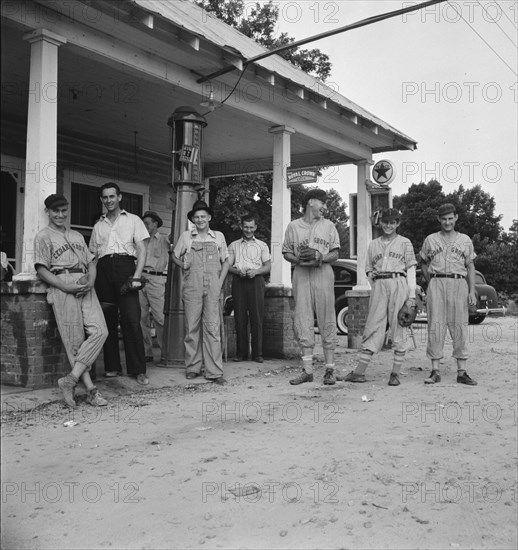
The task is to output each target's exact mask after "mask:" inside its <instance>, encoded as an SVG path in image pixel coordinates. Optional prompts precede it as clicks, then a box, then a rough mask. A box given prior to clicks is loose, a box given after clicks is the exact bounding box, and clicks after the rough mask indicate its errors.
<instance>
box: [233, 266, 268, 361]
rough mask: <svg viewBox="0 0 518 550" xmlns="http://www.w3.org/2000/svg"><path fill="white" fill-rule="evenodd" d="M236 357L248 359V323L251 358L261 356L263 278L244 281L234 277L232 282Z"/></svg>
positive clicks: (244, 279)
mask: <svg viewBox="0 0 518 550" xmlns="http://www.w3.org/2000/svg"><path fill="white" fill-rule="evenodd" d="M232 298H233V300H234V319H235V324H236V336H237V355H238V356H240V357H243V358H247V357H248V351H249V350H248V321H250V333H251V336H252V357H253V358H254V359H255V358H256V357H259V356H260V355H262V354H263V318H264V277H263V276H262V275H258V276H256V277H254V278H253V279H246V278H242V277H238V276H236V275H234V278H233V280H232Z"/></svg>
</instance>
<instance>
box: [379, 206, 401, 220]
mask: <svg viewBox="0 0 518 550" xmlns="http://www.w3.org/2000/svg"><path fill="white" fill-rule="evenodd" d="M400 219H401V212H400V211H399V210H398V209H397V208H385V209H384V210H382V211H381V215H380V220H381V221H382V222H398V221H399V220H400Z"/></svg>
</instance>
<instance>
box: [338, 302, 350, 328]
mask: <svg viewBox="0 0 518 550" xmlns="http://www.w3.org/2000/svg"><path fill="white" fill-rule="evenodd" d="M348 311H349V306H348V305H347V304H344V305H343V306H340V307H339V308H338V309H337V310H336V328H337V329H338V333H339V334H348V332H349V329H348V328H347V312H348Z"/></svg>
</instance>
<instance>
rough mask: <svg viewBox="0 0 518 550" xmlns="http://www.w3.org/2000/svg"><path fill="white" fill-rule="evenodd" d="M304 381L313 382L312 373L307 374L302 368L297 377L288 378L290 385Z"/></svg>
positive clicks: (296, 384)
mask: <svg viewBox="0 0 518 550" xmlns="http://www.w3.org/2000/svg"><path fill="white" fill-rule="evenodd" d="M304 382H313V374H308V373H307V372H306V371H304V370H303V371H302V372H301V373H300V374H299V376H297V378H293V379H291V380H290V384H291V385H292V386H298V385H299V384H304Z"/></svg>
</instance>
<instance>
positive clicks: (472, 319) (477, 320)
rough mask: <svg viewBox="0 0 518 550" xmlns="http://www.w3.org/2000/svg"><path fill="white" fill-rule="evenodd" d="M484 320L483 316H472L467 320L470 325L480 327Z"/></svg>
mask: <svg viewBox="0 0 518 550" xmlns="http://www.w3.org/2000/svg"><path fill="white" fill-rule="evenodd" d="M485 318H486V316H485V315H474V316H473V317H470V318H469V324H470V325H480V323H481V322H482V321H483V320H484V319H485Z"/></svg>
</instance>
